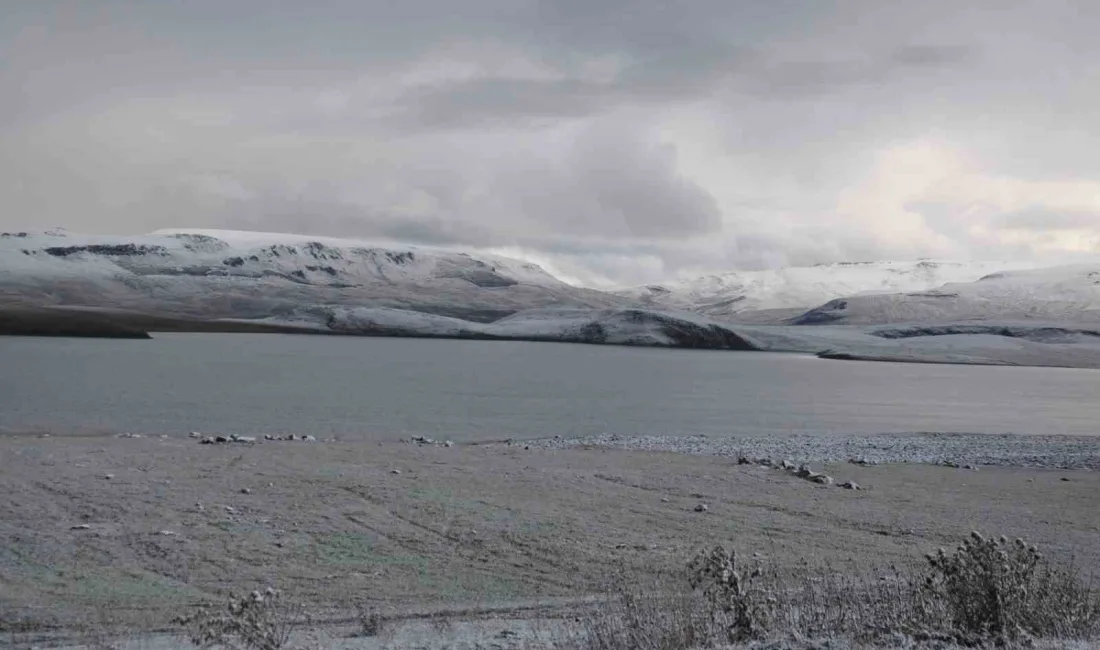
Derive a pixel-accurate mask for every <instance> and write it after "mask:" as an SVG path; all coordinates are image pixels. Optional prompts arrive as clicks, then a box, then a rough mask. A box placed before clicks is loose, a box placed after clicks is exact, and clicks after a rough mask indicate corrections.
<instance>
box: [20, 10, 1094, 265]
mask: <svg viewBox="0 0 1100 650" xmlns="http://www.w3.org/2000/svg"><path fill="white" fill-rule="evenodd" d="M1098 20H1100V4H1098V3H1093V2H1086V1H1084V0H1081V1H1075V0H1056V1H1054V2H1049V3H1005V2H1003V1H1001V0H976V1H975V2H968V3H953V2H947V1H946V0H929V1H928V2H922V3H890V2H879V1H877V0H876V1H871V0H774V1H772V2H758V1H756V0H607V1H604V2H589V1H582V0H541V1H540V0H468V1H466V2H462V3H453V2H444V1H443V0H404V1H403V2H400V3H390V2H374V1H363V0H323V1H318V2H301V1H298V0H295V1H293V2H291V1H290V0H237V1H235V2H215V1H213V0H191V1H188V2H183V1H177V0H165V1H164V2H144V1H139V0H92V1H88V0H15V1H14V2H9V3H4V4H3V6H2V7H0V96H2V97H4V101H2V102H0V226H2V227H5V228H6V227H24V228H33V227H49V226H54V225H59V224H60V225H66V226H68V227H71V228H73V229H76V230H94V231H128V232H140V231H147V230H152V229H154V228H159V227H171V226H177V227H179V226H188V225H205V226H211V227H217V226H222V227H235V228H254V229H269V230H292V231H297V232H305V233H316V234H319V235H333V236H339V235H347V236H356V237H378V238H382V239H389V240H408V241H409V242H410V243H418V242H419V243H425V244H434V245H453V246H464V247H482V248H494V249H502V250H503V249H511V250H516V251H519V252H521V253H523V254H524V255H528V256H530V257H532V258H538V259H541V260H545V261H547V262H548V263H551V264H553V265H555V266H557V267H560V268H563V269H565V270H566V271H567V272H568V273H569V274H570V275H571V276H572V277H576V278H580V279H582V280H586V279H589V280H593V281H596V280H598V281H614V282H623V283H631V282H646V281H652V280H656V279H660V278H661V277H665V276H667V275H670V274H676V273H681V272H696V271H700V272H701V271H706V270H719V269H722V268H733V267H761V266H775V265H781V264H790V263H799V264H802V263H816V262H823V261H830V260H835V259H855V258H860V259H862V258H881V257H891V256H911V257H917V256H964V257H965V256H971V255H982V256H1012V255H1021V254H1035V253H1037V252H1042V251H1047V252H1051V251H1054V252H1056V251H1057V250H1059V249H1058V247H1060V246H1065V245H1069V244H1066V242H1069V241H1071V240H1070V239H1067V238H1065V237H1061V236H1060V235H1058V233H1062V232H1066V231H1069V230H1073V231H1077V230H1089V229H1095V228H1096V227H1097V224H1096V221H1095V219H1093V218H1092V215H1094V214H1095V213H1096V211H1097V205H1096V203H1095V197H1096V196H1097V195H1100V187H1098V186H1097V184H1098V182H1097V181H1093V180H1091V179H1093V178H1096V174H1097V173H1098V169H1100V168H1098V166H1097V165H1098V163H1097V162H1096V158H1095V156H1091V155H1089V153H1088V152H1090V151H1094V150H1095V149H1096V148H1097V147H1100V133H1098V132H1097V129H1096V128H1095V125H1094V122H1095V119H1094V116H1095V113H1096V109H1097V108H1098V104H1100V84H1095V83H1090V80H1095V79H1098V78H1100V67H1098V61H1100V44H1098V42H1097V40H1096V39H1095V38H1094V34H1093V29H1092V26H1093V25H1095V24H1096V22H1097V21H1098ZM1028 237H1030V239H1028ZM1078 240H1079V241H1085V240H1086V238H1078ZM1078 240H1074V241H1078Z"/></svg>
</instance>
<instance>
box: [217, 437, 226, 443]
mask: <svg viewBox="0 0 1100 650" xmlns="http://www.w3.org/2000/svg"><path fill="white" fill-rule="evenodd" d="M214 442H219V443H224V442H229V438H227V437H225V436H216V437H215V438H214Z"/></svg>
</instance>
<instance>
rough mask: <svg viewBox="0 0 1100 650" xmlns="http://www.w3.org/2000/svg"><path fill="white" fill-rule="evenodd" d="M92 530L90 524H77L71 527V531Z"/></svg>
mask: <svg viewBox="0 0 1100 650" xmlns="http://www.w3.org/2000/svg"><path fill="white" fill-rule="evenodd" d="M90 528H91V526H89V525H88V524H77V525H75V526H71V527H70V528H69V530H88V529H90Z"/></svg>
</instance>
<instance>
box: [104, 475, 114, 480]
mask: <svg viewBox="0 0 1100 650" xmlns="http://www.w3.org/2000/svg"><path fill="white" fill-rule="evenodd" d="M114 477H115V475H114V474H104V475H103V478H104V479H105V480H108V481H109V480H111V479H113V478H114Z"/></svg>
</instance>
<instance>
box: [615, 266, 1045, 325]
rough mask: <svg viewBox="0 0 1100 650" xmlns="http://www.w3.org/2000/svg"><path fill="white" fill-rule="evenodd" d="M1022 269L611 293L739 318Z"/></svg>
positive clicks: (815, 271)
mask: <svg viewBox="0 0 1100 650" xmlns="http://www.w3.org/2000/svg"><path fill="white" fill-rule="evenodd" d="M1026 268H1034V264H1031V263H1027V262H1015V263H1013V262H936V261H930V260H922V261H918V262H870V263H840V264H822V265H818V266H812V267H792V268H784V269H775V270H768V271H731V272H729V273H722V274H718V275H707V276H703V277H700V278H695V279H691V280H684V281H679V282H673V283H668V284H661V285H648V286H644V287H636V288H633V289H627V290H624V291H620V292H616V293H617V295H620V296H622V297H624V298H628V299H630V300H633V301H636V302H638V303H639V304H641V305H644V306H646V307H649V308H652V309H664V310H681V311H690V312H694V313H698V314H703V315H706V316H709V317H712V318H726V319H733V320H740V319H742V318H743V317H744V316H746V315H749V314H750V313H751V312H758V311H762V310H790V309H795V308H802V309H808V308H810V307H814V306H816V305H820V304H822V303H824V302H827V301H829V300H833V299H835V298H844V297H848V296H853V295H857V294H863V293H868V292H876V293H881V292H888V293H894V292H911V291H923V290H926V289H932V288H934V287H938V286H941V285H943V284H945V283H949V282H970V281H974V280H977V279H978V278H981V277H983V276H985V275H987V274H990V273H993V272H997V271H1005V270H1009V269H1026ZM789 315H794V314H793V313H792V314H789ZM781 316H782V314H781Z"/></svg>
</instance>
